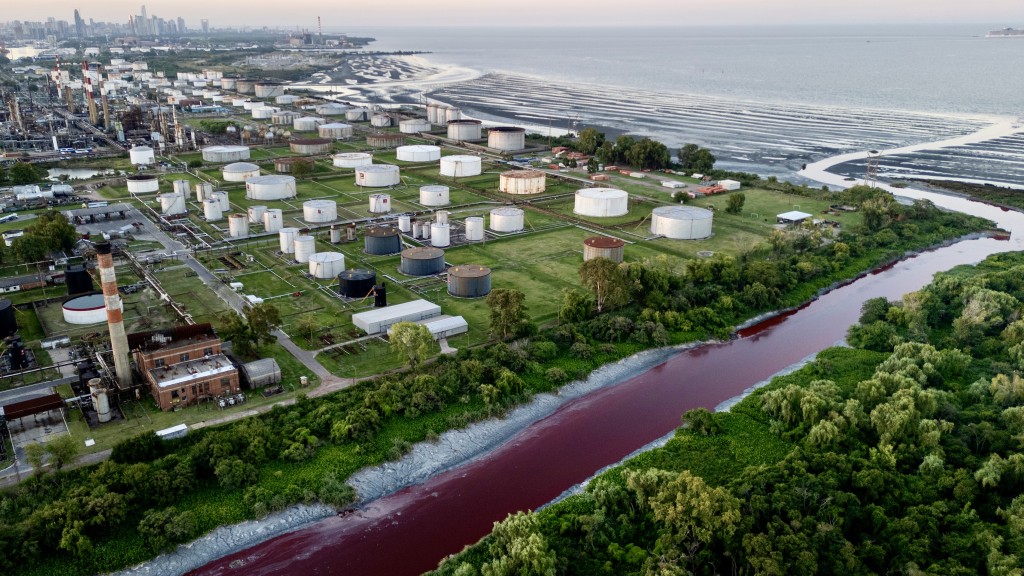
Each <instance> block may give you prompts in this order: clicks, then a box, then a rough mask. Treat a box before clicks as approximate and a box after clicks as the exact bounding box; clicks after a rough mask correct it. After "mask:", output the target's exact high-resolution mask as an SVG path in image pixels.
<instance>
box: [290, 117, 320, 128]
mask: <svg viewBox="0 0 1024 576" xmlns="http://www.w3.org/2000/svg"><path fill="white" fill-rule="evenodd" d="M323 123H324V121H323V119H322V118H317V117H315V116H303V117H301V118H296V119H294V120H292V128H293V129H295V131H296V132H312V131H313V130H316V129H317V127H318V126H320V125H321V124H323Z"/></svg>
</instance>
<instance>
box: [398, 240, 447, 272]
mask: <svg viewBox="0 0 1024 576" xmlns="http://www.w3.org/2000/svg"><path fill="white" fill-rule="evenodd" d="M399 272H401V273H402V274H405V275H407V276H431V275H434V274H440V273H441V272H444V250H441V249H440V248H432V247H428V246H422V247H421V246H417V247H415V248H406V249H405V250H402V263H401V264H400V266H399Z"/></svg>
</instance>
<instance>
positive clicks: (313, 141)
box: [288, 138, 331, 154]
mask: <svg viewBox="0 0 1024 576" xmlns="http://www.w3.org/2000/svg"><path fill="white" fill-rule="evenodd" d="M288 147H289V148H290V149H291V151H292V152H294V153H295V154H327V153H328V152H330V151H331V141H330V140H328V139H326V138H308V139H304V140H292V141H291V142H289V143H288Z"/></svg>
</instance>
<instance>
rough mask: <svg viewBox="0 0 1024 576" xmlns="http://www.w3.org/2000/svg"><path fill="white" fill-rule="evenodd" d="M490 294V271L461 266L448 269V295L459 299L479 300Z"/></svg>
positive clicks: (476, 267)
mask: <svg viewBox="0 0 1024 576" xmlns="http://www.w3.org/2000/svg"><path fill="white" fill-rule="evenodd" d="M490 292H491V269H490V268H488V267H486V266H480V265H477V264H462V265H459V266H452V267H451V268H449V269H448V293H449V294H451V295H452V296H456V297H459V298H480V297H482V296H487V295H488V294H489V293H490Z"/></svg>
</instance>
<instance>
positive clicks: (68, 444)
mask: <svg viewBox="0 0 1024 576" xmlns="http://www.w3.org/2000/svg"><path fill="white" fill-rule="evenodd" d="M45 447H46V452H47V454H49V455H50V462H52V463H53V467H54V468H56V469H57V471H58V472H59V471H60V469H61V468H63V467H64V465H65V464H71V463H73V462H74V461H75V459H76V458H78V442H76V441H75V439H74V438H72V437H71V436H70V435H65V436H61V437H60V438H57V439H56V440H51V441H49V442H47V443H46V444H45Z"/></svg>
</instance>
